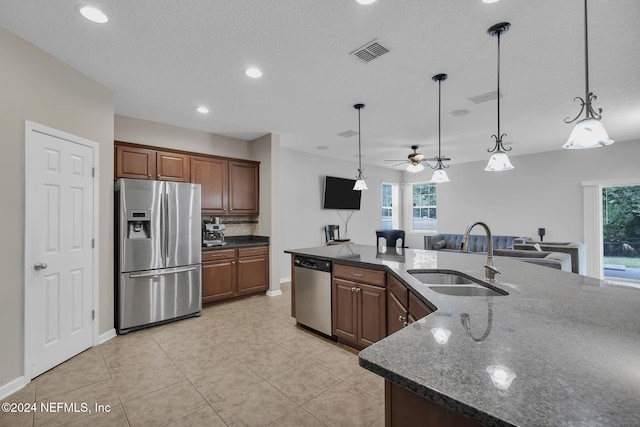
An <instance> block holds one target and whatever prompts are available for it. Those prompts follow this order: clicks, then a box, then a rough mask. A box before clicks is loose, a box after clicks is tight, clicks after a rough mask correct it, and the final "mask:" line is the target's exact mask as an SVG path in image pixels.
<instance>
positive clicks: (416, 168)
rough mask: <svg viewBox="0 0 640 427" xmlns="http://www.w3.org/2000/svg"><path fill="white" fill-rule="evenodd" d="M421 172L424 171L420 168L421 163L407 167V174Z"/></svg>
mask: <svg viewBox="0 0 640 427" xmlns="http://www.w3.org/2000/svg"><path fill="white" fill-rule="evenodd" d="M422 170H424V166H422V163H416V164H415V165H414V164H413V163H412V164H410V165H409V166H407V171H408V172H413V173H416V172H420V171H422Z"/></svg>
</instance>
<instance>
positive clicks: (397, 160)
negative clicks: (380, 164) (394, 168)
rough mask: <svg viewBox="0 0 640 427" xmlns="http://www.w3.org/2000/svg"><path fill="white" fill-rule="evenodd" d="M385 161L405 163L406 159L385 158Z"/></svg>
mask: <svg viewBox="0 0 640 427" xmlns="http://www.w3.org/2000/svg"><path fill="white" fill-rule="evenodd" d="M385 162H403V163H407V161H406V160H400V159H396V160H385Z"/></svg>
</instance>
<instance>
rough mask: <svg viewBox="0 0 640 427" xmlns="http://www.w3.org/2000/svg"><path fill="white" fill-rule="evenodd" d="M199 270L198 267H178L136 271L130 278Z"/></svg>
mask: <svg viewBox="0 0 640 427" xmlns="http://www.w3.org/2000/svg"><path fill="white" fill-rule="evenodd" d="M194 270H197V267H187V268H181V269H177V270H171V271H158V272H151V271H150V272H146V273H134V274H129V278H130V279H139V278H141V277H155V276H164V275H167V274H177V273H185V272H187V271H194Z"/></svg>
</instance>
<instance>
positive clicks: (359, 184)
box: [353, 104, 369, 191]
mask: <svg viewBox="0 0 640 427" xmlns="http://www.w3.org/2000/svg"><path fill="white" fill-rule="evenodd" d="M353 108H355V109H356V110H358V176H357V177H356V183H355V185H354V186H353V189H354V190H356V191H362V190H368V189H369V187H367V183H366V182H364V178H365V177H364V176H363V175H362V138H360V110H362V109H363V108H364V104H356V105H354V106H353Z"/></svg>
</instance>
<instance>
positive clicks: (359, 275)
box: [351, 273, 362, 277]
mask: <svg viewBox="0 0 640 427" xmlns="http://www.w3.org/2000/svg"><path fill="white" fill-rule="evenodd" d="M351 275H352V276H355V277H362V273H351Z"/></svg>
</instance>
